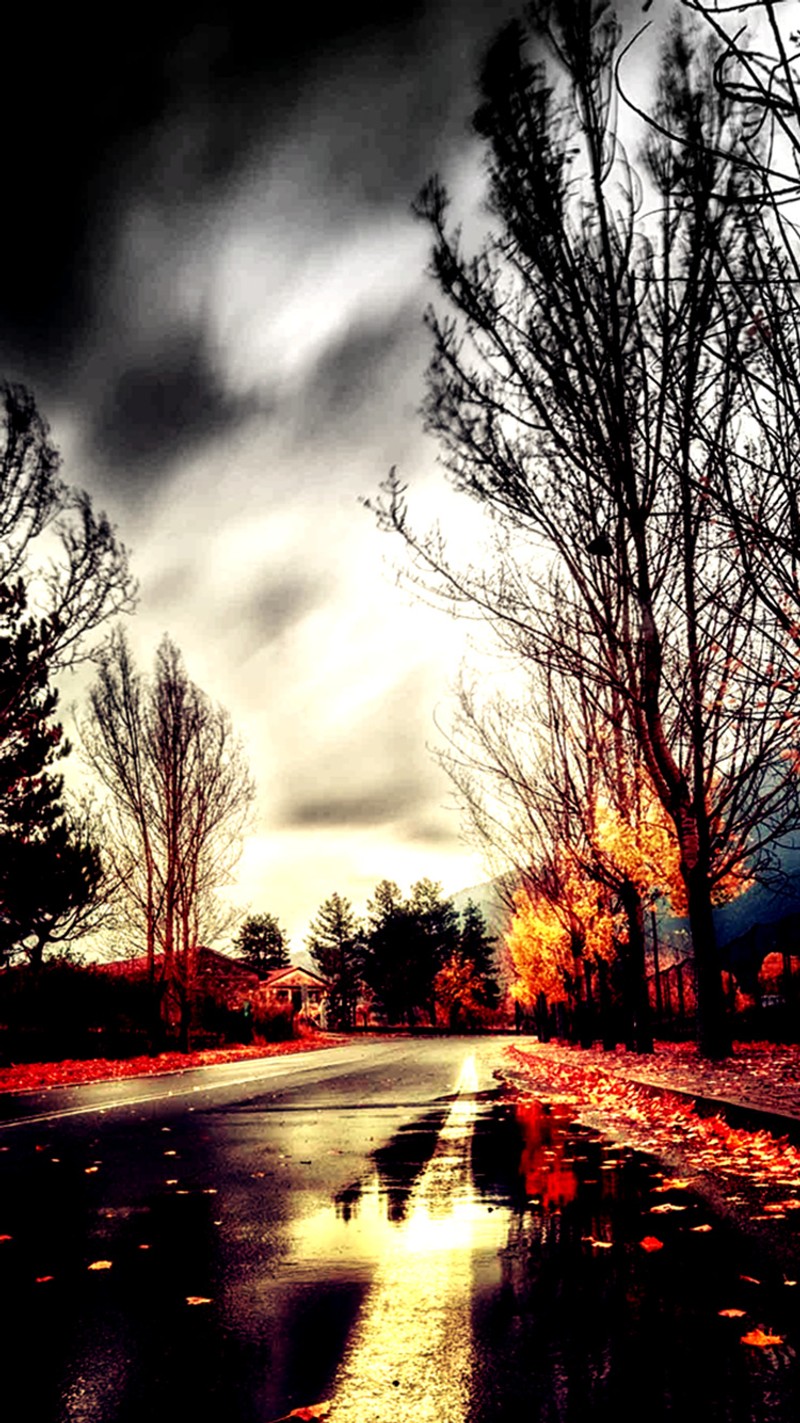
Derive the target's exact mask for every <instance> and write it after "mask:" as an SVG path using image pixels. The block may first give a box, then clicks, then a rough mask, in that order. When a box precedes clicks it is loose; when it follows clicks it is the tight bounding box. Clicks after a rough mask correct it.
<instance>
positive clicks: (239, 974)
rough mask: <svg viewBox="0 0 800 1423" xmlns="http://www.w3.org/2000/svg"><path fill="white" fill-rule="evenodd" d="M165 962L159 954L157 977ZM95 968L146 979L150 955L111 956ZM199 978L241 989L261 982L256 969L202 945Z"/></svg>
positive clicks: (114, 974) (246, 988)
mask: <svg viewBox="0 0 800 1423" xmlns="http://www.w3.org/2000/svg"><path fill="white" fill-rule="evenodd" d="M163 964H164V956H163V954H156V958H155V970H156V976H158V975H159V973H160V971H161V969H162V967H163ZM95 968H96V969H97V970H98V971H99V972H100V973H104V974H109V975H110V976H113V977H116V978H132V979H136V978H144V977H145V976H146V974H147V955H146V954H139V955H138V956H137V957H135V958H125V959H111V960H110V961H109V962H108V963H99V964H96V965H95ZM197 977H198V980H199V981H200V982H201V983H202V982H203V981H206V982H208V981H213V982H215V983H224V984H225V985H226V986H227V987H230V988H237V989H239V990H252V989H255V988H257V987H258V985H259V983H260V982H261V980H260V978H259V976H258V974H257V973H256V972H255V970H254V969H252V968H248V966H247V964H243V963H241V962H240V961H239V960H238V959H234V958H231V957H230V956H229V955H228V954H222V953H220V952H219V950H218V949H207V948H204V947H202V946H200V947H198V950H197Z"/></svg>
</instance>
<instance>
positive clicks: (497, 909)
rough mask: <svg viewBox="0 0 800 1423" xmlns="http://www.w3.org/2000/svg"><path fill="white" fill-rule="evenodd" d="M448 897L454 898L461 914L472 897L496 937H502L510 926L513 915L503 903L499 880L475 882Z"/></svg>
mask: <svg viewBox="0 0 800 1423" xmlns="http://www.w3.org/2000/svg"><path fill="white" fill-rule="evenodd" d="M448 899H451V900H452V902H453V904H454V905H455V907H456V909H457V910H458V912H459V914H461V913H462V912H463V910H464V909H466V906H467V903H468V902H469V900H470V899H471V900H472V902H473V904H474V905H476V906H477V908H478V909H480V911H481V913H482V915H483V917H484V919H485V920H486V928H487V929H488V931H489V933H490V934H491V935H492V936H493V937H494V938H500V937H501V936H502V935H503V934H504V933H505V931H506V929H507V928H508V924H509V919H510V918H511V915H510V912H509V909H508V905H506V904H504V903H503V899H502V897H501V895H500V891H499V889H498V882H497V880H489V881H488V882H487V883H486V884H474V885H472V887H471V888H470V889H458V890H456V892H455V894H450V895H448Z"/></svg>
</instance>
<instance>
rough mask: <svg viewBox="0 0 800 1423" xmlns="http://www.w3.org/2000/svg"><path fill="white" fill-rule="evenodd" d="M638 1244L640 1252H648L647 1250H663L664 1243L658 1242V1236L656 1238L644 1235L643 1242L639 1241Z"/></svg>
mask: <svg viewBox="0 0 800 1423" xmlns="http://www.w3.org/2000/svg"><path fill="white" fill-rule="evenodd" d="M639 1244H640V1246H641V1248H642V1250H648V1251H649V1250H663V1249H664V1242H663V1240H659V1239H658V1236H656V1235H646V1236H645V1237H644V1240H640V1241H639Z"/></svg>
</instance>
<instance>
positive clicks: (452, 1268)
mask: <svg viewBox="0 0 800 1423" xmlns="http://www.w3.org/2000/svg"><path fill="white" fill-rule="evenodd" d="M477 1085H478V1074H477V1069H476V1065H475V1059H474V1057H469V1058H467V1060H466V1062H465V1063H464V1066H463V1068H462V1071H461V1075H460V1077H459V1082H458V1093H459V1095H458V1097H457V1098H456V1101H455V1102H454V1103H453V1106H452V1108H451V1110H450V1113H449V1115H448V1117H447V1120H446V1122H445V1124H444V1126H443V1128H442V1131H441V1132H440V1134H439V1138H438V1141H437V1144H436V1148H435V1150H434V1152H433V1155H432V1156H431V1158H430V1161H429V1162H428V1164H427V1166H426V1167H425V1169H424V1170H423V1171H422V1173H421V1175H420V1177H419V1179H418V1181H417V1183H416V1185H415V1187H414V1190H413V1192H412V1196H411V1200H410V1202H409V1210H408V1214H407V1217H406V1219H405V1220H404V1221H403V1222H402V1223H400V1224H399V1225H398V1226H397V1227H396V1228H395V1230H394V1232H393V1236H392V1239H391V1241H390V1243H389V1248H388V1250H387V1253H386V1255H385V1256H384V1263H383V1264H382V1265H381V1266H380V1267H379V1269H378V1273H377V1275H376V1277H375V1280H374V1282H373V1285H372V1288H371V1290H370V1292H369V1294H368V1295H367V1299H366V1302H365V1304H364V1308H363V1311H362V1314H361V1317H360V1319H359V1321H358V1322H357V1324H356V1327H355V1330H354V1333H353V1338H352V1340H351V1343H350V1346H349V1348H348V1350H347V1353H346V1355H345V1358H344V1361H343V1363H342V1366H341V1368H340V1370H339V1374H338V1377H337V1380H336V1383H335V1386H334V1389H333V1393H332V1397H331V1402H332V1408H331V1413H330V1418H331V1420H332V1423H363V1420H364V1419H365V1418H368V1419H369V1420H370V1423H411V1420H413V1423H443V1420H445V1419H446V1420H447V1423H462V1420H464V1419H465V1418H466V1417H467V1412H468V1407H469V1401H470V1391H471V1381H472V1372H473V1339H472V1320H471V1309H472V1252H473V1249H474V1248H475V1245H476V1244H477V1243H480V1244H482V1245H485V1244H487V1243H492V1244H494V1245H496V1246H497V1247H499V1246H500V1245H502V1244H503V1243H504V1241H505V1238H506V1236H507V1232H508V1216H509V1213H508V1211H507V1210H495V1211H494V1212H492V1213H491V1214H490V1213H489V1211H488V1209H487V1205H486V1203H485V1202H481V1201H480V1200H479V1198H478V1197H477V1195H476V1193H475V1191H474V1188H473V1185H472V1178H471V1171H470V1145H471V1141H472V1134H473V1131H474V1126H475V1120H476V1116H477V1110H478V1109H477V1106H476V1103H475V1101H474V1097H473V1095H472V1094H474V1092H475V1091H476V1089H477Z"/></svg>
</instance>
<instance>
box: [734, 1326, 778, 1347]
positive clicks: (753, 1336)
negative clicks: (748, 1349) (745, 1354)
mask: <svg viewBox="0 0 800 1423" xmlns="http://www.w3.org/2000/svg"><path fill="white" fill-rule="evenodd" d="M741 1342H742V1343H743V1344H752V1345H753V1347H754V1348H757V1349H769V1348H770V1347H771V1345H773V1344H782V1343H783V1335H781V1334H765V1333H764V1331H763V1329H751V1330H750V1333H749V1334H743V1335H742V1341H741Z"/></svg>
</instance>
